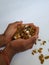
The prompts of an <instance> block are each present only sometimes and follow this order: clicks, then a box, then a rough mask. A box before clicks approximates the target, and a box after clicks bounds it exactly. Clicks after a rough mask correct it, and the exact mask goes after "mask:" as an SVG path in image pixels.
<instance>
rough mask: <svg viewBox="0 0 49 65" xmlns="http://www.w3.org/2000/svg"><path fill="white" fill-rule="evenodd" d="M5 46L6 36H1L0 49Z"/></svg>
mask: <svg viewBox="0 0 49 65" xmlns="http://www.w3.org/2000/svg"><path fill="white" fill-rule="evenodd" d="M4 45H5V37H4V34H0V47H1V46H4Z"/></svg>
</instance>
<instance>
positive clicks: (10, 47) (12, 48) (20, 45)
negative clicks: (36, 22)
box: [0, 22, 39, 65]
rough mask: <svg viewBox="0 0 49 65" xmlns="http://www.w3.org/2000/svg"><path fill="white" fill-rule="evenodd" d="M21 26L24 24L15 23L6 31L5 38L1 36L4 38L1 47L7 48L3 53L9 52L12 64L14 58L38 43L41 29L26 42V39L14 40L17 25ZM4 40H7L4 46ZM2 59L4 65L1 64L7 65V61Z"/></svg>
mask: <svg viewBox="0 0 49 65" xmlns="http://www.w3.org/2000/svg"><path fill="white" fill-rule="evenodd" d="M21 24H22V22H21V23H20V22H19V23H16V22H15V24H14V23H12V24H10V25H9V26H8V28H7V29H6V31H5V32H4V35H3V36H2V35H0V36H1V37H2V39H1V43H0V44H2V45H1V46H3V45H6V47H5V49H4V50H3V51H4V52H6V51H7V56H8V58H9V61H10V62H11V60H12V58H13V56H14V55H15V54H16V53H19V52H23V51H25V50H28V49H31V48H32V46H33V45H34V43H35V42H36V39H37V38H38V33H39V28H38V27H36V33H35V35H34V36H33V37H31V38H29V39H27V40H25V39H18V40H12V36H13V34H14V33H15V32H16V27H17V25H21ZM30 25H33V24H30ZM14 29H15V30H14ZM12 32H13V33H12ZM1 37H0V38H1ZM3 39H5V43H4V44H3V42H4V40H3ZM0 58H1V59H2V60H1V59H0V60H1V61H2V62H3V64H2V63H1V62H0V64H1V65H6V63H5V60H4V58H3V57H2V55H0Z"/></svg>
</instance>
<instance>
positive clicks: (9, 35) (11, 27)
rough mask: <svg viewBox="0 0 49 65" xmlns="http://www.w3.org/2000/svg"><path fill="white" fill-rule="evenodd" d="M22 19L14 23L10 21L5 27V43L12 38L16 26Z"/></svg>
mask: <svg viewBox="0 0 49 65" xmlns="http://www.w3.org/2000/svg"><path fill="white" fill-rule="evenodd" d="M21 24H22V21H16V22H14V23H10V24H9V25H8V27H7V29H6V30H5V32H4V38H5V44H7V43H8V42H10V41H11V40H12V37H13V35H14V33H15V32H16V30H17V26H19V25H21Z"/></svg>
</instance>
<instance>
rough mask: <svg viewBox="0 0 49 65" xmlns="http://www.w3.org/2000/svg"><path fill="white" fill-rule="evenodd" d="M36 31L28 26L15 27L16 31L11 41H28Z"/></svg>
mask: <svg viewBox="0 0 49 65" xmlns="http://www.w3.org/2000/svg"><path fill="white" fill-rule="evenodd" d="M35 31H36V29H35V28H33V27H32V26H30V25H27V24H26V25H21V26H17V31H16V33H15V34H14V36H13V39H19V38H22V39H28V38H30V37H31V36H33V35H34V34H35Z"/></svg>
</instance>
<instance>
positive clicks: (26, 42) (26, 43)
mask: <svg viewBox="0 0 49 65" xmlns="http://www.w3.org/2000/svg"><path fill="white" fill-rule="evenodd" d="M35 42H36V38H35V37H34V38H30V39H27V40H26V41H25V45H26V46H28V45H30V44H34V43H35Z"/></svg>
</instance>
